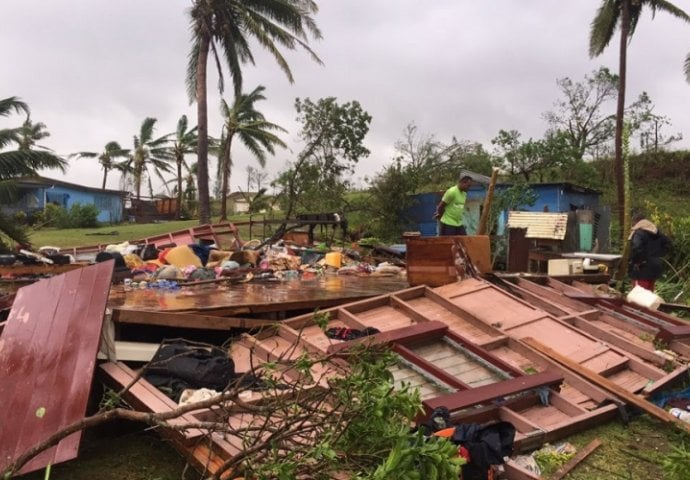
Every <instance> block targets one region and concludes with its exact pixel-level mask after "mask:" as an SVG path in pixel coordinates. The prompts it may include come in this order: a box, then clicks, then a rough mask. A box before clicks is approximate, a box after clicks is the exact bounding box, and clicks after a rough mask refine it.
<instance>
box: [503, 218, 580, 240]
mask: <svg viewBox="0 0 690 480" xmlns="http://www.w3.org/2000/svg"><path fill="white" fill-rule="evenodd" d="M567 225H568V214H567V213H549V212H508V228H526V229H527V233H526V234H525V237H527V238H553V239H556V240H563V239H564V238H565V230H566V227H567Z"/></svg>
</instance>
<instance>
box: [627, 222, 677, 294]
mask: <svg viewBox="0 0 690 480" xmlns="http://www.w3.org/2000/svg"><path fill="white" fill-rule="evenodd" d="M632 224H633V227H632V230H631V232H630V236H629V237H628V240H629V241H630V264H629V266H628V274H629V275H630V279H631V280H632V284H633V287H634V286H635V285H639V286H641V287H643V288H646V289H647V290H650V291H652V292H653V291H654V286H655V283H656V280H657V279H658V278H659V277H661V275H662V274H663V273H664V264H663V260H662V257H664V256H665V255H666V254H667V253H668V252H669V250H670V249H671V240H670V239H669V238H668V237H667V236H666V235H664V234H663V233H661V231H660V230H659V228H658V227H657V226H656V225H654V223H652V222H651V221H649V220H647V219H646V218H645V217H644V215H643V214H641V213H638V214H635V215H634V216H633V218H632Z"/></svg>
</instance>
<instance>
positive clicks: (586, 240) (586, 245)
mask: <svg viewBox="0 0 690 480" xmlns="http://www.w3.org/2000/svg"><path fill="white" fill-rule="evenodd" d="M593 231H594V226H593V225H592V224H591V223H581V224H580V251H582V252H589V251H590V250H592V241H593V240H592V237H593Z"/></svg>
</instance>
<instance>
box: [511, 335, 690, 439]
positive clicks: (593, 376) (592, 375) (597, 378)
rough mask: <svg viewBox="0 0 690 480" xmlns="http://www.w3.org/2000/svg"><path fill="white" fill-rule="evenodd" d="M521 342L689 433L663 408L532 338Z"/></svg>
mask: <svg viewBox="0 0 690 480" xmlns="http://www.w3.org/2000/svg"><path fill="white" fill-rule="evenodd" d="M522 341H524V342H525V343H526V344H527V345H529V346H530V347H532V348H534V349H535V350H537V351H539V352H541V353H543V354H544V355H547V356H548V357H550V358H552V359H553V360H555V361H557V362H558V363H560V364H561V365H563V366H565V367H567V368H569V369H570V370H573V371H574V372H576V373H578V374H579V375H582V376H583V377H585V378H586V379H587V380H589V381H590V382H592V383H594V384H596V385H598V386H600V387H601V388H603V389H605V390H607V391H609V392H611V393H613V394H614V395H616V396H618V397H620V398H621V399H623V400H625V401H626V402H628V403H630V404H632V405H634V406H636V407H638V408H640V409H642V410H643V411H645V412H646V413H648V414H649V415H651V416H653V417H655V418H657V419H659V420H661V421H662V422H664V423H667V424H673V425H675V426H676V427H678V428H679V429H680V430H683V431H685V432H686V433H690V424H687V423H685V422H682V421H680V420H679V419H677V418H676V417H674V416H673V415H671V414H670V413H668V412H667V411H666V410H664V409H663V408H659V407H657V406H656V405H654V404H653V403H650V402H648V401H647V400H645V399H644V398H642V397H639V396H637V395H635V394H634V393H631V392H629V391H628V390H626V389H624V388H622V387H620V386H618V385H616V384H615V383H613V382H611V381H610V380H608V379H606V378H604V377H602V376H601V375H599V374H597V373H596V372H593V371H592V370H590V369H588V368H584V367H583V366H582V365H580V364H578V363H576V362H573V361H572V360H571V359H569V358H568V357H566V356H564V355H561V354H560V353H558V352H557V351H555V350H554V349H552V348H550V347H547V346H546V345H544V344H543V343H541V342H539V341H537V340H535V339H534V338H531V337H526V338H523V339H522Z"/></svg>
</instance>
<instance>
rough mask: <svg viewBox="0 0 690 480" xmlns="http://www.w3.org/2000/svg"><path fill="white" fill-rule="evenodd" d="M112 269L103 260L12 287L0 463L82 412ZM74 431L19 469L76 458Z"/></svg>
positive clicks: (1, 389)
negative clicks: (29, 283) (13, 289)
mask: <svg viewBox="0 0 690 480" xmlns="http://www.w3.org/2000/svg"><path fill="white" fill-rule="evenodd" d="M112 272H113V262H112V261H108V262H103V263H99V264H97V265H93V266H89V267H85V268H80V269H77V270H72V271H70V272H67V273H65V274H63V275H58V276H55V277H52V278H50V279H48V280H41V281H38V282H36V283H34V284H32V285H29V286H26V287H23V288H21V289H20V290H19V291H18V292H17V297H16V299H15V301H14V304H13V306H12V310H11V311H10V316H9V319H8V322H7V325H6V326H5V329H4V331H3V336H2V339H1V340H0V375H1V376H2V382H0V405H2V406H3V408H2V409H0V438H2V441H1V442H0V471H3V470H5V468H7V466H8V465H9V464H10V462H11V461H12V460H13V459H15V458H17V456H19V455H21V454H22V453H24V452H25V451H26V450H28V449H29V448H31V447H33V446H35V445H36V444H37V443H39V442H40V441H43V440H45V439H46V438H48V437H49V436H50V435H52V434H54V433H55V432H56V431H58V430H60V429H61V428H63V427H64V426H66V425H69V424H71V423H73V422H76V421H78V420H79V419H81V418H82V417H83V416H84V412H85V410H86V404H87V401H88V396H89V390H90V387H91V381H92V376H93V369H94V366H95V362H96V353H97V351H98V345H99V340H100V332H101V328H102V325H103V314H104V311H105V303H106V301H107V298H108V290H109V288H110V281H111V276H112ZM65 399H69V401H65ZM80 439H81V434H80V432H79V433H76V434H74V435H70V436H69V437H67V438H65V439H63V440H62V441H61V442H60V443H59V444H58V445H57V446H55V447H53V448H51V449H49V450H47V451H46V452H44V453H43V454H41V455H39V456H38V457H36V458H35V459H34V460H32V461H31V462H29V463H28V464H27V465H26V466H25V467H24V468H23V469H22V471H21V473H28V472H30V471H33V470H37V469H39V468H43V467H45V466H46V465H47V464H56V463H60V462H64V461H66V460H69V459H72V458H74V457H75V456H76V453H77V448H78V445H79V441H80Z"/></svg>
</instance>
